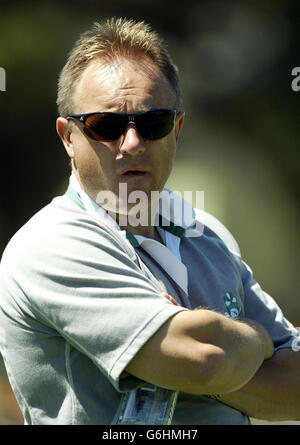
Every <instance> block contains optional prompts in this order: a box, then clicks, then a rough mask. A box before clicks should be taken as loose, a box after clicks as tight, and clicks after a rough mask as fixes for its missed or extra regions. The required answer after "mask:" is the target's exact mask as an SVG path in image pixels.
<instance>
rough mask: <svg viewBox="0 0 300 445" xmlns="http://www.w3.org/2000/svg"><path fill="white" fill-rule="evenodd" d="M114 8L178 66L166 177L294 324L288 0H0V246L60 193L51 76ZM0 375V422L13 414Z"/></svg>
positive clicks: (292, 19) (295, 168)
mask: <svg viewBox="0 0 300 445" xmlns="http://www.w3.org/2000/svg"><path fill="white" fill-rule="evenodd" d="M113 15H115V16H123V17H127V18H132V19H142V20H145V21H146V22H148V23H151V24H152V27H153V28H154V29H155V30H156V31H158V32H159V33H160V34H161V35H162V36H163V37H164V38H165V41H166V42H167V44H168V47H169V50H170V52H171V54H172V56H173V58H174V60H175V62H176V63H177V65H178V67H179V70H180V74H181V83H182V88H183V95H184V109H185V111H186V121H185V127H184V131H183V134H182V137H181V139H180V146H179V149H178V154H177V158H176V162H175V165H174V172H173V174H172V176H171V177H170V180H169V182H168V186H169V187H170V188H173V189H175V190H181V191H184V190H191V191H196V190H203V191H204V194H205V209H206V210H208V211H209V212H211V213H213V214H214V215H215V216H217V217H218V218H219V219H221V221H222V222H223V223H224V224H225V225H226V226H227V227H228V228H229V229H230V230H231V231H232V233H233V234H234V236H235V237H236V239H237V241H238V242H239V244H240V247H241V250H242V253H243V256H244V259H245V260H246V261H247V263H248V264H249V265H250V266H251V268H252V269H253V271H254V274H255V277H256V279H257V280H258V281H259V282H260V283H261V285H262V286H263V287H264V289H265V290H266V291H267V292H268V293H270V294H271V295H272V296H273V298H275V300H276V301H277V302H278V303H279V304H280V306H281V307H282V309H283V311H284V313H285V314H286V316H287V318H289V319H290V321H292V322H293V323H295V324H296V325H297V326H299V325H300V303H299V297H298V294H299V291H298V268H299V267H298V264H299V260H298V257H299V236H298V221H299V205H298V196H299V169H300V166H299V142H300V129H299V101H300V91H299V92H298V93H297V92H295V91H293V90H292V88H291V83H292V80H293V77H292V75H291V72H292V69H293V68H294V67H297V66H300V57H299V28H300V27H299V17H300V3H299V2H297V1H284V0H269V1H258V0H257V1H255V0H254V1H215V0H212V1H209V0H206V1H199V0H198V1H196V0H195V1H193V0H171V1H169V0H167V1H161V0H160V1H159V0H143V1H141V0H127V1H121V0H110V1H93V0H85V1H82V0H81V1H77V0H75V1H66V0H65V1H43V2H38V1H26V0H25V1H14V0H10V1H4V0H2V1H0V66H1V67H3V68H4V69H5V70H6V91H5V92H0V117H1V119H0V126H1V131H0V147H1V158H0V159H1V163H0V169H1V170H0V187H1V200H0V215H1V219H0V255H1V254H2V251H3V249H4V248H5V246H6V244H7V242H8V241H9V239H10V238H11V237H12V235H13V234H14V233H15V232H16V231H17V230H18V228H19V227H21V226H22V225H23V224H24V223H25V222H26V221H27V220H28V219H29V218H30V217H31V216H32V215H33V214H34V213H35V212H36V211H38V210H39V209H40V208H41V207H43V206H44V205H46V204H47V203H48V202H49V201H50V200H51V199H52V198H53V197H54V196H55V195H57V194H62V193H63V192H64V190H65V187H66V184H67V181H68V176H69V165H68V158H67V155H66V153H65V151H64V149H63V146H62V143H61V142H60V140H59V138H58V136H57V134H56V130H55V120H56V118H57V109H56V103H55V101H56V84H57V78H58V75H59V72H60V70H61V69H62V67H63V65H64V63H65V60H66V56H67V53H68V51H69V50H70V48H71V46H72V45H73V43H74V41H75V40H76V39H77V38H78V35H79V33H81V32H83V31H85V30H86V29H87V28H88V27H89V26H91V25H92V23H93V22H94V21H99V20H102V19H104V18H106V17H110V16H113ZM3 375H4V380H2V381H1V382H2V383H1V384H0V409H1V407H2V411H3V413H2V418H0V423H2V424H4V423H12V424H13V423H20V422H21V421H22V420H21V417H20V416H19V414H18V412H17V411H16V409H15V402H14V399H13V397H12V396H11V393H10V388H9V387H8V386H7V381H6V375H5V371H4V370H3ZM2 388H3V390H2ZM1 419H2V420H1Z"/></svg>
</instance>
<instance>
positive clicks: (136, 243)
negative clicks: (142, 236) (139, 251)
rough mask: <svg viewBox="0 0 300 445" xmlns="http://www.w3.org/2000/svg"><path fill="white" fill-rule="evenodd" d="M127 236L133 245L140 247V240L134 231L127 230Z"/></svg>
mask: <svg viewBox="0 0 300 445" xmlns="http://www.w3.org/2000/svg"><path fill="white" fill-rule="evenodd" d="M123 230H125V229H123ZM126 238H127V239H128V241H129V242H130V244H131V245H132V247H139V245H140V243H139V242H138V240H137V239H136V237H135V236H134V235H133V234H132V233H130V232H126Z"/></svg>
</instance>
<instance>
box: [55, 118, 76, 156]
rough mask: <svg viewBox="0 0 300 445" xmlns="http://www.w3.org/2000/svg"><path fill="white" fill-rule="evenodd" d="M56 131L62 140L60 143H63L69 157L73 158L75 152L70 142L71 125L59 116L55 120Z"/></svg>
mask: <svg viewBox="0 0 300 445" xmlns="http://www.w3.org/2000/svg"><path fill="white" fill-rule="evenodd" d="M56 131H57V133H58V136H59V137H60V139H61V140H62V143H63V144H64V147H65V149H66V152H67V153H68V155H69V157H70V158H71V159H74V157H75V154H74V149H73V143H72V129H71V126H70V125H69V121H68V120H67V119H65V118H64V117H59V118H58V119H57V120H56Z"/></svg>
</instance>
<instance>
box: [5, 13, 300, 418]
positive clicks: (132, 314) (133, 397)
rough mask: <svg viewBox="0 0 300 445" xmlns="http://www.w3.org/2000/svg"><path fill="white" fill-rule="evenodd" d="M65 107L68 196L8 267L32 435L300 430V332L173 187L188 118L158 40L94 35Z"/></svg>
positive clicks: (130, 25) (99, 28)
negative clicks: (71, 427) (260, 424)
mask: <svg viewBox="0 0 300 445" xmlns="http://www.w3.org/2000/svg"><path fill="white" fill-rule="evenodd" d="M57 102H58V107H59V114H60V117H59V118H58V119H57V132H58V134H59V136H60V138H61V140H62V142H63V144H64V147H65V149H66V151H67V154H68V156H69V158H70V160H71V166H72V175H71V178H70V186H69V188H68V190H67V192H66V194H65V195H63V196H61V197H58V198H55V199H54V200H53V201H52V202H51V203H50V204H49V205H48V206H46V207H45V208H44V209H42V210H41V211H40V212H38V213H37V214H36V215H35V216H34V217H33V218H32V219H31V220H30V221H29V222H28V223H27V224H25V226H24V227H23V228H22V229H21V230H20V231H19V232H18V233H17V234H16V235H15V236H14V237H13V239H12V240H11V241H10V243H9V245H8V246H7V248H6V250H5V252H4V254H3V258H2V262H1V292H0V295H1V297H0V302H1V311H0V325H1V327H2V340H1V343H2V353H3V356H4V359H5V363H6V366H7V370H8V375H9V378H10V382H11V385H12V387H13V389H14V392H15V395H16V398H17V400H18V402H19V404H20V407H21V409H22V411H23V414H24V417H25V422H26V423H28V424H193V425H197V424H199V425H200V424H247V423H249V419H248V416H256V417H261V418H265V419H299V418H300V397H299V396H300V394H299V392H300V390H299V387H300V385H299V383H300V379H299V364H300V354H297V353H296V352H294V351H293V348H291V346H292V344H293V342H294V341H295V339H297V335H298V331H297V330H296V329H295V328H294V327H293V326H292V325H291V324H290V323H289V322H288V321H287V320H286V319H285V318H284V317H283V315H282V313H281V311H280V309H279V308H278V306H277V305H276V303H275V302H274V301H273V300H272V299H271V297H269V296H268V295H266V294H265V293H263V291H262V290H261V289H260V287H259V285H258V284H257V283H256V282H255V281H254V279H253V277H252V274H251V271H250V269H249V268H248V267H247V266H246V265H245V264H244V263H243V261H242V260H241V257H240V254H239V250H238V247H237V245H236V242H235V241H234V239H233V238H232V236H231V235H230V234H229V233H228V231H227V230H226V229H225V228H224V227H223V226H222V224H221V223H219V222H218V221H217V220H215V219H214V218H213V217H212V216H210V215H208V214H206V213H205V212H199V211H192V212H189V211H188V209H189V207H188V206H187V204H186V203H184V202H183V201H181V200H177V201H176V199H174V197H173V196H172V193H171V192H170V191H167V190H163V188H164V185H165V183H166V181H167V178H168V176H169V174H170V172H171V169H172V163H173V160H174V156H175V152H176V148H177V142H178V137H179V134H180V131H181V129H182V126H183V120H184V113H183V111H182V109H181V93H180V87H179V82H178V73H177V69H176V67H175V65H174V64H173V62H172V60H171V58H170V56H169V54H168V53H167V51H166V50H165V48H164V46H163V44H162V42H161V40H160V39H159V37H158V36H157V35H156V34H155V33H154V32H152V31H151V30H150V28H149V26H147V25H145V24H144V23H143V22H137V23H135V22H133V21H128V20H125V19H111V20H109V21H107V22H104V23H101V24H94V26H93V28H92V29H91V30H89V31H87V32H86V33H84V34H83V35H82V36H81V37H80V39H79V40H78V42H76V44H75V46H74V48H73V50H72V51H71V53H70V55H69V58H68V61H67V63H66V65H65V67H64V69H63V71H62V73H61V75H60V79H59V88H58V101H57ZM162 191H163V193H161V196H160V200H159V201H158V199H157V196H158V195H157V193H156V192H162ZM137 197H138V198H139V200H140V203H139V204H138V205H137V204H136V202H137V199H136V198H137ZM190 210H191V209H190ZM186 213H189V218H185V216H186ZM153 215H154V218H153ZM186 219H189V221H188V224H187V223H186Z"/></svg>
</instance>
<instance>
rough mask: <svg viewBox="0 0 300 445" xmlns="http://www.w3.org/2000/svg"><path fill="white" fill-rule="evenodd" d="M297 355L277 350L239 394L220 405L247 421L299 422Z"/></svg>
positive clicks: (226, 396)
mask: <svg viewBox="0 0 300 445" xmlns="http://www.w3.org/2000/svg"><path fill="white" fill-rule="evenodd" d="M299 369H300V352H294V351H292V350H289V349H282V350H279V351H278V352H277V353H276V354H274V356H273V357H272V358H271V359H270V360H266V361H265V362H264V363H263V364H262V366H261V367H260V368H259V370H258V371H257V373H256V374H255V376H254V377H253V378H252V379H251V380H250V381H249V382H248V383H247V384H246V385H245V386H244V387H243V388H241V389H240V390H238V391H235V392H232V393H228V394H223V395H222V396H221V399H220V400H221V401H222V402H223V403H225V404H227V405H230V406H231V407H233V408H235V409H238V410H239V411H242V412H244V413H245V414H247V415H248V416H250V417H255V418H258V419H265V420H273V421H274V420H300V372H299Z"/></svg>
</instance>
